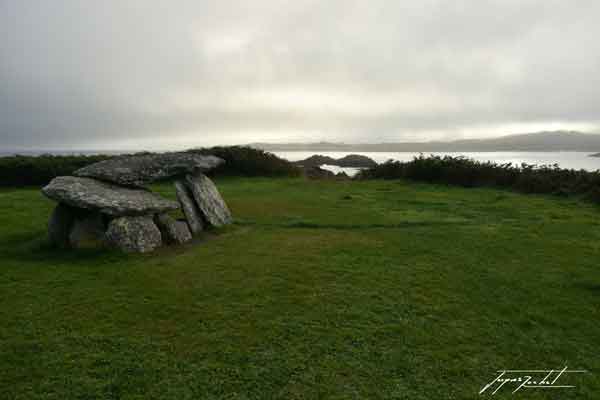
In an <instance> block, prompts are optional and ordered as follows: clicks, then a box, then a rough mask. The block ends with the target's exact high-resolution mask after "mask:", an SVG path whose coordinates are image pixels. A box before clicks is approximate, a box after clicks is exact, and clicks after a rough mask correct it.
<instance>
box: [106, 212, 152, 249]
mask: <svg viewBox="0 0 600 400" xmlns="http://www.w3.org/2000/svg"><path fill="white" fill-rule="evenodd" d="M106 241H107V242H108V243H109V244H110V245H112V246H115V247H117V248H119V249H120V250H122V251H124V252H127V253H146V252H149V251H152V250H154V249H156V248H157V247H160V245H161V244H162V240H161V234H160V231H159V230H158V228H157V227H156V225H154V222H153V221H152V217H149V216H143V217H120V218H115V219H113V220H112V221H110V223H109V224H108V229H107V231H106Z"/></svg>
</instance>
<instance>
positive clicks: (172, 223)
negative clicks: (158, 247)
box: [154, 214, 192, 244]
mask: <svg viewBox="0 0 600 400" xmlns="http://www.w3.org/2000/svg"><path fill="white" fill-rule="evenodd" d="M154 223H155V224H156V226H157V227H158V229H159V230H160V234H161V236H162V240H163V242H165V243H167V244H182V243H186V242H189V241H190V240H192V234H191V233H190V230H189V228H188V225H187V223H186V222H185V221H176V220H174V219H173V218H171V217H170V216H169V215H168V214H160V215H156V216H155V217H154Z"/></svg>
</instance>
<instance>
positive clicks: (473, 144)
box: [249, 131, 600, 153]
mask: <svg viewBox="0 0 600 400" xmlns="http://www.w3.org/2000/svg"><path fill="white" fill-rule="evenodd" d="M249 146H251V147H255V148H258V149H262V150H267V151H315V152H319V151H322V152H325V151H344V152H366V151H374V152H402V151H407V152H442V151H443V152H454V151H465V152H470V151H472V152H475V151H583V152H590V153H593V152H600V134H593V133H581V132H573V131H553V132H536V133H524V134H518V135H508V136H502V137H497V138H493V139H465V140H455V141H450V142H442V141H434V142H422V143H419V142H404V143H369V144H346V143H329V142H319V143H252V144H250V145H249Z"/></svg>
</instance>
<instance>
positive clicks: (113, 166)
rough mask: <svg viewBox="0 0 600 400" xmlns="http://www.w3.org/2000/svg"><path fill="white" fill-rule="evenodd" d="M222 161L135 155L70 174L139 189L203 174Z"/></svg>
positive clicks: (179, 154)
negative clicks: (158, 181)
mask: <svg viewBox="0 0 600 400" xmlns="http://www.w3.org/2000/svg"><path fill="white" fill-rule="evenodd" d="M224 162H225V160H223V159H222V158H219V157H215V156H211V155H202V154H197V153H192V152H173V153H161V154H152V153H150V154H135V155H132V156H121V157H114V158H111V159H108V160H104V161H100V162H97V163H94V164H91V165H88V166H86V167H83V168H80V169H78V170H77V171H75V172H74V173H73V175H75V176H81V177H87V178H96V179H100V180H103V181H109V182H114V183H117V184H119V185H125V186H136V187H142V186H144V185H147V184H148V183H151V182H154V181H157V180H159V179H166V178H171V177H174V176H183V175H185V174H191V173H196V172H206V171H209V170H211V169H213V168H215V167H218V166H219V165H221V164H222V163H224Z"/></svg>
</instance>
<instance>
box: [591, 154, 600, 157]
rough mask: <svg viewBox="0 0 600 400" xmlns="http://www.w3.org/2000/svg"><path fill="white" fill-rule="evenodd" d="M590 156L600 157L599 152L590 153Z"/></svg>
mask: <svg viewBox="0 0 600 400" xmlns="http://www.w3.org/2000/svg"><path fill="white" fill-rule="evenodd" d="M590 157H600V153H595V154H590Z"/></svg>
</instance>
